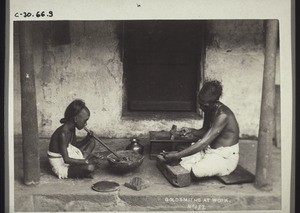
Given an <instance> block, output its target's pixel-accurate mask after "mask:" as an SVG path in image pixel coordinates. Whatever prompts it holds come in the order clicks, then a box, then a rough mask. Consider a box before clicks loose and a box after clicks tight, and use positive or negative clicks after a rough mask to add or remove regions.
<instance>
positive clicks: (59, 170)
mask: <svg viewBox="0 0 300 213" xmlns="http://www.w3.org/2000/svg"><path fill="white" fill-rule="evenodd" d="M67 151H68V155H69V157H70V158H74V159H84V157H83V154H82V152H81V150H80V149H78V148H77V147H75V146H73V145H72V144H69V146H68V148H67ZM47 154H48V158H49V162H50V164H51V166H52V171H53V172H54V173H55V174H56V175H57V176H58V178H59V179H64V178H68V170H69V164H66V163H65V162H64V159H63V157H62V155H61V154H59V153H54V152H50V151H49V150H48V151H47Z"/></svg>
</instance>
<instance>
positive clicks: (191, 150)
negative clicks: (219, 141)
mask: <svg viewBox="0 0 300 213" xmlns="http://www.w3.org/2000/svg"><path fill="white" fill-rule="evenodd" d="M227 123H228V118H227V115H226V114H223V113H222V114H220V115H219V116H218V117H216V119H215V121H214V123H213V124H212V126H211V128H209V129H208V131H207V132H206V133H205V134H204V136H203V138H202V140H199V141H198V142H196V143H195V144H193V145H192V146H190V147H188V148H186V149H184V150H182V151H180V152H177V153H174V154H166V155H165V159H166V160H167V161H173V160H176V159H180V158H182V157H186V156H189V155H192V154H195V153H197V152H199V151H201V150H203V149H205V148H206V147H207V146H208V145H209V144H211V143H212V142H213V141H214V139H216V138H217V137H218V135H219V134H220V133H221V132H222V130H223V129H224V127H225V126H226V124H227Z"/></svg>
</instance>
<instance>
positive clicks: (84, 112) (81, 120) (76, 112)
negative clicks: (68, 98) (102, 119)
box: [60, 99, 90, 129]
mask: <svg viewBox="0 0 300 213" xmlns="http://www.w3.org/2000/svg"><path fill="white" fill-rule="evenodd" d="M89 118H90V110H89V109H88V108H87V107H86V105H85V103H84V101H83V100H80V99H76V100H74V101H72V102H71V103H70V104H69V105H68V107H67V109H66V111H65V114H64V118H62V119H61V120H60V122H61V123H66V122H67V121H70V120H72V121H74V123H75V126H76V127H77V128H78V129H82V128H83V127H84V126H85V125H86V122H87V120H88V119H89Z"/></svg>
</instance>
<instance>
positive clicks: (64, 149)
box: [59, 133, 87, 164]
mask: <svg viewBox="0 0 300 213" xmlns="http://www.w3.org/2000/svg"><path fill="white" fill-rule="evenodd" d="M68 144H69V143H68V141H67V139H66V135H65V133H62V134H61V135H60V136H59V146H60V147H59V148H60V152H61V154H62V156H63V159H64V161H65V163H66V164H87V163H86V159H74V158H70V157H69V154H68V150H67V148H68Z"/></svg>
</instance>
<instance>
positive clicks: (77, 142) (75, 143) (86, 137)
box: [72, 131, 92, 148]
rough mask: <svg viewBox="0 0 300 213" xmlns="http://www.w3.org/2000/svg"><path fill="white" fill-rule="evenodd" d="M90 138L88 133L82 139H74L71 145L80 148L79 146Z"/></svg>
mask: <svg viewBox="0 0 300 213" xmlns="http://www.w3.org/2000/svg"><path fill="white" fill-rule="evenodd" d="M91 132H92V131H91ZM91 138H92V135H91V134H89V133H88V134H87V135H86V136H85V137H84V138H83V139H82V140H80V141H76V140H75V141H74V143H73V144H72V145H74V146H76V147H77V148H80V147H82V146H84V145H85V144H87V143H88V142H89V141H90V140H91Z"/></svg>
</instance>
